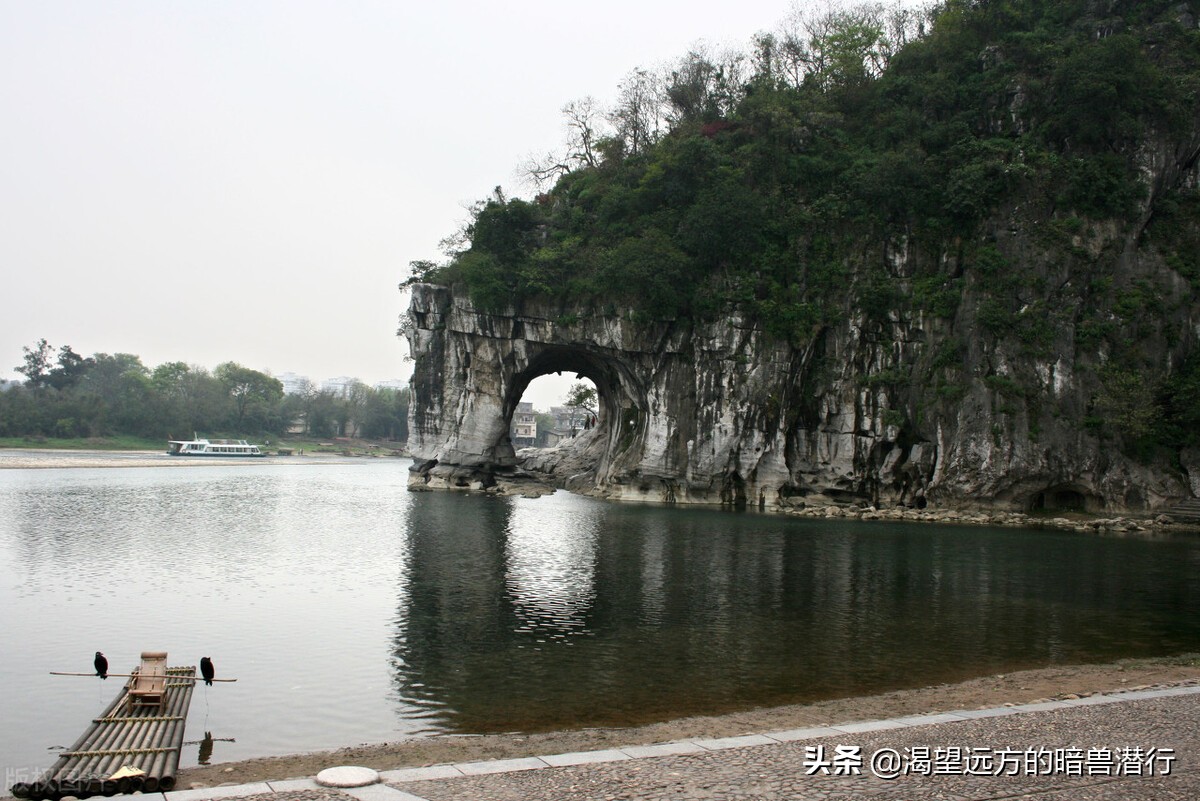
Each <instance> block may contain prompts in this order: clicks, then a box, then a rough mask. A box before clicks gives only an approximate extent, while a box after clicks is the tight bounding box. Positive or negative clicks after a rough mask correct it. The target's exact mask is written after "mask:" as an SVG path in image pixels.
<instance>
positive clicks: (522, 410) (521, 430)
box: [508, 401, 537, 448]
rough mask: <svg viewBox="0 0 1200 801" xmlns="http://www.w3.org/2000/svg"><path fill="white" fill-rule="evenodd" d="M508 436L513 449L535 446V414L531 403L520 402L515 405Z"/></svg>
mask: <svg viewBox="0 0 1200 801" xmlns="http://www.w3.org/2000/svg"><path fill="white" fill-rule="evenodd" d="M508 434H509V438H510V439H511V440H512V444H513V447H516V448H528V447H532V446H534V445H536V444H537V412H535V411H534V410H533V404H532V403H526V402H524V401H522V402H521V403H518V404H517V410H516V411H515V412H513V418H512V426H511V427H510V428H509V432H508Z"/></svg>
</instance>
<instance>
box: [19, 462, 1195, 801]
mask: <svg viewBox="0 0 1200 801" xmlns="http://www.w3.org/2000/svg"><path fill="white" fill-rule="evenodd" d="M46 458H47V459H50V460H52V459H53V457H46ZM163 458H164V459H166V458H167V457H163ZM2 463H3V454H2V453H0V464H2ZM50 463H52V462H50ZM407 467H408V462H407V461H399V460H390V459H375V460H345V461H344V462H335V463H326V464H313V463H308V462H301V461H299V460H297V461H296V462H293V463H279V464H260V463H255V464H244V463H234V464H215V463H206V464H203V465H194V466H193V465H189V466H186V467H184V466H178V465H175V464H171V465H169V466H168V465H166V464H164V466H162V467H130V468H120V469H103V468H73V469H66V468H63V469H10V470H0V623H2V626H3V632H4V634H5V636H4V639H3V644H4V647H3V648H0V693H2V695H3V698H4V699H5V705H4V715H3V716H2V717H0V768H2V769H3V770H4V771H5V778H6V784H5V787H4V788H2V789H6V788H7V787H8V786H9V785H11V784H12V782H13V781H15V780H23V779H25V778H27V776H28V774H29V773H30V772H32V771H34V770H37V769H41V768H45V767H47V766H49V764H50V763H51V762H52V761H53V760H54V755H55V751H54V750H53V749H54V748H55V747H63V746H69V745H70V744H71V743H72V742H73V741H74V739H75V738H76V737H77V736H78V735H79V734H80V733H81V732H82V731H83V729H84V727H85V726H86V724H87V722H88V720H89V719H90V717H91V716H92V715H94V714H96V713H97V712H99V711H100V709H101V708H103V706H104V705H105V704H106V703H107V702H108V701H109V700H111V698H112V697H113V695H115V694H116V692H117V690H118V684H117V681H118V680H116V679H109V680H108V681H106V682H102V681H100V680H99V679H95V678H58V677H51V676H49V675H48V671H50V670H80V671H86V670H90V666H91V661H92V654H93V652H94V651H96V650H101V651H104V652H105V653H106V654H107V655H108V658H109V661H110V663H111V665H112V667H111V668H110V669H111V670H113V671H118V672H126V671H127V670H128V668H131V667H133V666H134V665H135V664H136V662H137V657H138V654H139V653H140V652H141V651H142V650H165V651H168V652H169V653H170V655H171V659H170V661H171V663H172V664H189V665H192V664H196V663H197V662H198V661H199V659H200V657H201V656H210V657H212V659H213V661H214V662H215V664H216V666H217V675H218V676H223V677H236V678H237V679H238V682H237V683H236V684H218V685H215V686H213V687H208V688H206V687H203V686H201V687H198V688H197V691H196V693H195V695H194V696H193V699H192V708H191V714H190V716H189V719H188V730H187V739H188V740H189V741H198V740H199V739H200V738H201V737H203V736H204V732H206V731H209V732H212V736H213V737H214V738H216V744H215V751H214V754H213V761H218V762H220V761H228V760H234V759H243V758H247V757H252V756H263V755H269V754H281V753H290V752H297V751H308V750H314V749H323V748H333V747H339V746H344V745H352V744H357V743H363V742H384V741H389V740H396V739H399V738H402V737H406V736H424V735H428V734H433V733H446V732H458V733H475V732H492V731H515V730H534V729H550V728H564V727H577V726H596V725H625V724H631V723H638V722H645V721H650V720H660V719H666V718H672V717H679V716H683V715H690V714H697V713H705V712H719V711H726V710H732V709H743V708H747V707H752V706H759V705H764V704H776V703H784V702H793V701H803V700H811V699H817V698H826V697H832V696H847V695H853V694H860V693H865V692H875V691H880V690H885V689H893V688H898V687H911V686H923V685H927V684H930V683H936V682H941V681H948V680H953V679H959V678H963V677H967V676H972V675H980V674H984V673H989V672H995V671H1000V670H1011V669H1015V668H1019V667H1028V666H1037V665H1047V664H1057V663H1072V662H1085V661H1096V660H1108V659H1112V658H1117V657H1125V656H1137V655H1159V654H1169V653H1176V652H1183V651H1189V650H1197V649H1200V590H1198V589H1197V585H1196V583H1195V582H1194V581H1193V580H1192V577H1193V576H1195V575H1197V574H1198V573H1200V539H1187V538H1184V539H1163V540H1154V541H1147V540H1141V539H1123V538H1098V537H1090V536H1079V535H1070V534H1060V533H1047V532H1029V531H1015V530H1009V529H982V528H957V527H949V526H915V525H897V524H887V523H858V524H851V523H845V522H840V523H827V522H824V521H808V520H798V519H789V518H784V517H778V516H764V515H757V514H734V513H722V512H718V511H714V510H706V509H669V508H660V507H646V506H630V505H616V504H609V503H605V502H601V501H596V500H592V499H588V498H580V497H576V496H572V495H568V494H565V493H562V492H559V493H557V494H555V495H553V496H550V497H544V498H540V499H537V500H529V499H521V498H515V499H510V498H491V497H479V496H463V495H451V494H441V493H409V492H407V491H406V490H405V480H406V476H407ZM198 758H199V747H198V745H195V744H193V745H189V746H187V748H186V750H185V753H184V756H183V760H182V763H181V764H183V765H184V766H188V765H194V764H196V762H197V760H198Z"/></svg>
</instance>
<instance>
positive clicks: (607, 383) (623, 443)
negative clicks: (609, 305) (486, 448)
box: [498, 346, 645, 478]
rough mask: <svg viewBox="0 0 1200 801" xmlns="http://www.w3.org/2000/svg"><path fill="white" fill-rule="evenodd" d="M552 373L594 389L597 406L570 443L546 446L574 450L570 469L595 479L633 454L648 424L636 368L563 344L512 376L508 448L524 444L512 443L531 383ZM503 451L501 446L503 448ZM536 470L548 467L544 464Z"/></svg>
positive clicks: (507, 403)
mask: <svg viewBox="0 0 1200 801" xmlns="http://www.w3.org/2000/svg"><path fill="white" fill-rule="evenodd" d="M549 375H554V376H564V377H569V378H570V381H569V382H567V383H568V384H569V383H574V382H580V383H584V384H591V385H592V386H594V387H595V390H596V401H595V407H594V409H593V410H591V412H592V413H588V414H586V415H581V417H580V419H579V420H578V421H577V422H578V430H577V431H575V432H574V433H575V434H576V436H573V437H571V438H570V440H571V442H560V443H544V444H547V445H553V444H559V445H560V446H561V445H570V446H571V447H572V448H573V450H574V451H575V454H574V457H575V458H574V460H573V463H572V466H571V468H570V469H571V470H572V471H573V472H576V473H578V472H583V473H587V474H590V475H591V476H592V477H593V478H594V476H595V475H597V474H598V473H602V472H603V471H605V470H607V469H608V468H609V467H610V466H611V465H612V464H613V463H614V461H615V460H617V459H619V457H620V455H621V453H623V452H625V451H628V450H630V448H629V446H630V444H631V442H632V441H633V440H635V439H637V438H638V437H639V436H640V435H641V434H642V431H641V428H642V426H641V424H640V423H639V422H638V421H640V420H643V419H644V415H640V414H639V413H638V409H640V408H642V406H644V403H645V400H644V398H643V397H642V392H641V391H640V389H639V382H638V381H637V378H636V376H635V375H634V374H633V372H632V370H630V369H629V368H628V367H627V366H625V365H623V364H621V363H620V362H619V361H618V360H616V359H614V358H612V357H610V356H607V355H605V354H602V353H596V352H594V351H591V350H588V349H586V348H573V347H564V346H551V347H546V348H544V349H542V350H541V351H539V352H538V353H537V354H535V355H533V356H532V357H531V358H530V359H529V361H528V364H527V365H526V366H525V367H524V369H521V370H519V371H517V372H515V373H514V374H513V376H512V379H511V380H510V381H509V383H508V386H507V388H506V390H505V393H504V403H503V407H502V414H503V416H504V419H505V422H506V424H507V425H506V431H505V436H506V437H507V438H508V439H509V442H508V443H507V444H508V445H509V447H511V448H513V449H514V450H515V449H519V448H520V447H522V445H523V444H524V443H522V442H519V441H513V440H514V438H513V437H512V433H513V432H512V428H513V427H512V424H513V420H514V415H516V414H517V413H518V410H519V409H520V404H521V401H522V398H523V397H524V396H525V394H526V391H527V390H528V389H529V387H530V385H531V384H532V383H533V382H534V381H536V380H537V379H539V378H541V377H543V376H549ZM503 447H504V446H503V444H499V443H498V450H500V449H503ZM535 466H537V467H539V468H541V469H545V465H544V464H539V465H535ZM581 468H582V470H581Z"/></svg>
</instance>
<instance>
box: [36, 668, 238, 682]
mask: <svg viewBox="0 0 1200 801" xmlns="http://www.w3.org/2000/svg"><path fill="white" fill-rule="evenodd" d="M50 675H51V676H92V677H93V678H94V677H95V676H96V674H95V673H66V672H63V671H61V670H52V671H50ZM108 675H109V676H111V677H112V678H116V679H131V678H134V677H136V676H137V675H138V674H136V673H109V674H108ZM167 678H173V679H178V680H179V681H204V677H203V676H170V675H168V676H167ZM213 681H226V682H233V681H237V679H213Z"/></svg>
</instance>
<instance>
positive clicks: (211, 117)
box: [0, 0, 791, 407]
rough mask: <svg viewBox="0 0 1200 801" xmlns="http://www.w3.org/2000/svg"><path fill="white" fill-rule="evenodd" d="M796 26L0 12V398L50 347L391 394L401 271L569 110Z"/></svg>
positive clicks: (47, 5)
mask: <svg viewBox="0 0 1200 801" xmlns="http://www.w3.org/2000/svg"><path fill="white" fill-rule="evenodd" d="M790 7H791V6H790V2H788V0H783V1H776V2H768V1H767V0H741V2H736V3H731V2H728V0H662V1H660V2H656V1H655V0H651V1H650V2H645V0H641V1H639V2H634V1H633V0H609V2H606V3H602V4H584V3H563V2H561V0H559V1H558V2H543V1H542V0H536V1H535V2H520V1H518V2H514V3H511V4H501V3H483V2H466V1H464V0H442V2H425V3H415V2H346V1H345V0H341V1H339V2H317V1H316V0H288V2H283V1H282V0H280V1H279V2H265V1H257V0H236V2H224V1H223V0H204V1H203V2H201V1H200V0H194V1H193V2H170V1H169V0H153V1H147V2H124V1H121V0H115V1H113V2H106V1H105V0H77V1H76V2H61V1H58V0H0V109H3V112H2V114H3V118H2V120H3V121H2V124H0V282H2V283H0V286H2V287H3V291H2V292H0V297H2V298H3V305H2V307H0V377H4V376H8V377H18V376H17V375H16V373H15V371H14V370H13V369H12V368H13V367H15V366H16V365H19V364H21V363H22V350H21V348H22V346H30V345H33V344H34V343H35V342H36V341H37V340H38V339H39V338H41V337H45V338H46V339H47V340H49V342H50V344H51V345H52V346H54V347H55V348H56V349H57V348H58V347H59V346H62V345H70V346H72V348H73V349H74V350H75V351H76V352H78V353H81V354H84V355H89V354H92V353H96V352H105V353H133V354H137V355H139V356H141V357H142V361H143V362H144V363H145V364H146V365H147V366H150V367H154V366H156V365H158V364H161V363H163V362H167V361H184V362H187V363H189V364H198V365H201V366H203V367H206V368H209V369H211V368H213V367H215V366H216V365H217V364H218V363H220V362H223V361H236V362H239V363H241V364H244V365H246V366H248V367H252V368H255V369H258V370H266V371H270V372H272V373H274V374H279V373H283V372H287V371H292V372H296V373H301V374H304V375H308V376H309V377H310V378H312V379H313V380H314V381H317V382H319V381H321V380H323V379H325V378H329V377H332V376H339V375H351V376H357V377H359V378H361V379H362V380H364V381H366V382H368V383H374V382H376V381H379V380H383V379H389V378H407V377H408V376H409V374H410V372H411V366H410V365H409V364H407V363H405V362H404V361H403V357H404V355H405V348H404V346H403V345H402V341H401V340H400V339H399V338H397V337H396V335H395V332H396V327H397V322H398V317H399V315H400V313H401V312H402V311H403V309H404V307H405V305H406V298H404V297H403V296H402V295H401V293H400V292H399V291H398V289H397V284H398V283H399V282H400V281H401V280H402V279H403V278H404V277H405V276H406V274H407V265H408V262H410V261H412V260H414V259H429V258H440V253H439V250H438V242H439V240H441V239H442V238H443V237H445V236H447V235H448V234H450V233H452V232H453V231H454V230H456V229H457V228H458V227H459V226H460V225H461V224H462V222H463V221H464V220H465V219H466V211H465V207H466V206H467V205H468V204H470V203H471V202H473V201H475V200H477V199H480V198H483V197H485V196H487V195H488V194H489V193H490V192H491V190H492V188H493V187H495V186H496V185H503V186H504V187H505V188H506V190H510V193H517V192H518V191H519V187H518V186H517V185H516V181H515V178H514V176H515V170H516V167H517V165H518V164H519V163H520V162H521V161H523V160H524V159H525V158H526V157H527V156H528V155H530V154H532V153H536V152H543V151H545V150H548V149H550V148H554V147H556V146H557V145H558V144H559V143H560V142H561V140H562V138H563V129H562V119H561V115H560V109H561V108H562V106H563V105H564V104H566V103H567V102H569V101H571V100H575V99H578V98H581V97H584V96H586V95H593V96H595V97H596V98H597V99H598V100H600V101H602V102H604V103H606V104H607V103H608V102H609V101H611V100H612V99H613V98H614V97H615V94H616V87H617V84H618V83H619V82H620V81H621V79H622V78H623V77H624V76H625V75H626V74H627V73H628V72H629V71H630V70H632V69H634V68H635V67H639V66H644V67H654V66H657V65H659V64H661V63H663V62H665V61H669V60H673V59H675V58H677V57H679V56H681V55H683V54H684V53H686V51H687V49H688V48H689V47H690V46H692V45H694V44H695V43H697V42H699V41H704V42H706V43H708V44H710V45H713V46H716V47H721V46H724V45H735V46H739V47H741V46H745V45H746V44H747V43H748V42H749V41H750V38H751V36H752V35H753V34H754V33H755V32H757V31H762V30H770V29H773V28H775V27H776V26H777V24H778V23H779V22H780V20H782V19H783V18H784V17H785V16H786V15H787V13H788V12H789V10H790ZM564 383H569V382H564ZM561 391H562V389H557V388H556V389H554V390H547V391H546V393H547V397H546V398H545V399H542V398H537V399H535V402H537V404H538V406H539V407H543V406H548V405H549V403H550V402H551V401H553V402H557V394H558V393H561Z"/></svg>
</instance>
